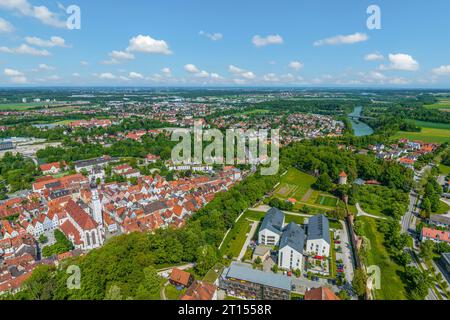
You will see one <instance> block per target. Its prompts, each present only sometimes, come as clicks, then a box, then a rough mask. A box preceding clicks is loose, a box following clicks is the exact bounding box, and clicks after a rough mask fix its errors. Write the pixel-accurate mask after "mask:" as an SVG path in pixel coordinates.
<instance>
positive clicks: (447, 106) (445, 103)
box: [425, 100, 450, 111]
mask: <svg viewBox="0 0 450 320" xmlns="http://www.w3.org/2000/svg"><path fill="white" fill-rule="evenodd" d="M425 108H427V109H432V110H444V111H445V110H450V100H441V101H439V102H438V103H434V104H428V105H426V106H425Z"/></svg>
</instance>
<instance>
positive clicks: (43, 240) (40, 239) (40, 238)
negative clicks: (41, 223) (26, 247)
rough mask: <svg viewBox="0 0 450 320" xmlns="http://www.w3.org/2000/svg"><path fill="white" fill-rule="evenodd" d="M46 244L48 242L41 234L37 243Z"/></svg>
mask: <svg viewBox="0 0 450 320" xmlns="http://www.w3.org/2000/svg"><path fill="white" fill-rule="evenodd" d="M47 242H48V238H47V237H46V236H45V235H44V234H41V235H40V236H39V243H42V244H46V243H47Z"/></svg>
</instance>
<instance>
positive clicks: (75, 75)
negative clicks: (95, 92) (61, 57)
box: [72, 72, 81, 78]
mask: <svg viewBox="0 0 450 320" xmlns="http://www.w3.org/2000/svg"><path fill="white" fill-rule="evenodd" d="M72 77H75V78H79V77H81V76H80V74H79V73H78V72H74V73H72Z"/></svg>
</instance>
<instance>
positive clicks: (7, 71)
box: [3, 68, 23, 77]
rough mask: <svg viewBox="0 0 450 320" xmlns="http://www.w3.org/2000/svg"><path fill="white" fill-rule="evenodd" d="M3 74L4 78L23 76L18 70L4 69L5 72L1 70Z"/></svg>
mask: <svg viewBox="0 0 450 320" xmlns="http://www.w3.org/2000/svg"><path fill="white" fill-rule="evenodd" d="M3 73H4V74H5V76H7V77H17V76H23V73H22V72H20V71H18V70H14V69H9V68H6V69H5V70H3Z"/></svg>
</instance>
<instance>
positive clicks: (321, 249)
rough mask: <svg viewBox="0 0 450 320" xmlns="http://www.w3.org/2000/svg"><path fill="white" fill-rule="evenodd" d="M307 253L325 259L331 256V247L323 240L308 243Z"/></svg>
mask: <svg viewBox="0 0 450 320" xmlns="http://www.w3.org/2000/svg"><path fill="white" fill-rule="evenodd" d="M306 252H307V253H309V254H314V255H318V256H323V257H329V256H330V245H329V244H328V242H326V241H325V240H323V239H314V240H307V241H306Z"/></svg>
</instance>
